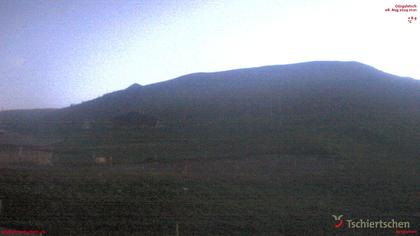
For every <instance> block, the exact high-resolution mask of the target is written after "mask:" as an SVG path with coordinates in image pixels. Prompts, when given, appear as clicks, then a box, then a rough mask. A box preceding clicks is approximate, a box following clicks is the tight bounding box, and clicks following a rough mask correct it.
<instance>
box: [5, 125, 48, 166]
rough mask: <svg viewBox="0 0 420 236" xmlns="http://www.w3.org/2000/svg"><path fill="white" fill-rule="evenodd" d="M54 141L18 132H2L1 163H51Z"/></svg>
mask: <svg viewBox="0 0 420 236" xmlns="http://www.w3.org/2000/svg"><path fill="white" fill-rule="evenodd" d="M51 145H52V142H51V141H46V140H40V139H36V138H33V137H30V136H26V135H21V134H18V133H13V132H7V131H2V132H0V164H1V165H5V164H34V165H51V164H52V160H51V159H52V156H53V148H52V146H51Z"/></svg>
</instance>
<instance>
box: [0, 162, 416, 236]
mask: <svg viewBox="0 0 420 236" xmlns="http://www.w3.org/2000/svg"><path fill="white" fill-rule="evenodd" d="M419 168H420V166H419V162H418V161H417V160H414V159H406V160H404V161H401V160H398V161H397V160H393V159H385V160H384V159H374V158H370V159H369V161H364V160H363V159H360V160H356V161H351V162H350V161H345V160H335V161H333V160H330V159H325V158H324V159H323V158H316V157H308V156H286V155H284V156H282V155H266V156H253V157H252V156H251V157H248V158H244V159H229V158H223V159H219V160H205V161H200V160H190V161H173V162H168V161H167V162H145V163H143V164H134V165H126V164H114V165H113V166H93V165H85V166H82V165H79V166H77V167H74V166H72V167H68V166H65V165H56V166H53V167H31V168H29V167H19V166H9V167H7V168H5V167H4V168H1V170H0V171H1V173H2V175H1V182H0V184H1V188H0V194H1V196H2V198H3V209H2V212H1V215H0V219H1V222H2V226H4V227H8V228H17V229H42V230H46V231H48V232H49V234H51V235H107V234H110V235H114V234H115V235H175V234H176V225H178V229H179V234H180V235H193V234H195V235H256V234H258V235H395V230H392V229H387V230H382V231H381V230H373V229H370V230H364V231H363V230H357V229H339V230H336V229H334V223H335V221H333V218H332V217H331V215H332V214H335V215H338V214H343V215H344V217H345V218H346V219H349V218H369V219H378V220H379V219H382V220H386V219H396V220H397V219H398V220H402V221H410V222H411V225H412V226H413V227H414V229H418V226H419V225H420V208H419V206H420V201H419V199H420V186H419V184H418V183H419V182H420V176H419V174H418V170H419ZM416 227H417V228H416Z"/></svg>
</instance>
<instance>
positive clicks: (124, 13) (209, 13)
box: [0, 0, 420, 110]
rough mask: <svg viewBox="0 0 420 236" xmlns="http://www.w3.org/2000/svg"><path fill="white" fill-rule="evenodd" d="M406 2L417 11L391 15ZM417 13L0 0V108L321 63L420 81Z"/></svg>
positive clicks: (288, 5) (355, 2)
mask: <svg viewBox="0 0 420 236" xmlns="http://www.w3.org/2000/svg"><path fill="white" fill-rule="evenodd" d="M406 4H408V5H416V7H415V8H414V7H411V8H410V7H408V8H405V9H415V10H416V11H415V12H396V11H393V10H392V9H402V8H401V7H398V6H396V5H406ZM387 8H389V9H390V11H386V10H385V9H387ZM419 8H420V0H414V1H409V0H398V1H396V0H369V1H363V0H340V1H337V0H316V1H314V0H311V1H309V0H291V1H287V0H264V1H261V0H229V1H226V0H220V1H218V0H208V1H204V0H203V1H201V0H195V1H192V0H190V1H188V0H177V1H173V0H167V1H166V0H89V1H86V0H1V1H0V108H1V109H3V110H5V109H29V108H58V107H65V106H69V105H71V104H77V103H80V102H83V101H87V100H90V99H93V98H95V97H98V96H101V95H103V94H104V93H108V92H112V91H115V90H119V89H124V88H125V87H128V86H129V85H131V84H133V83H138V84H142V85H146V84H151V83H156V82H159V81H165V80H169V79H173V78H175V77H178V76H181V75H184V74H189V73H193V72H212V71H221V70H228V69H236V68H245V67H256V66H263V65H276V64H289V63H297V62H305V61H318V60H339V61H359V62H362V63H365V64H369V65H371V66H374V67H376V68H377V69H380V70H382V71H385V72H388V73H392V74H396V75H400V76H408V77H412V78H415V79H420V66H419V62H418V61H419V59H418V55H420V43H419V42H420V14H419V11H420V9H419ZM409 17H417V20H414V19H413V20H411V23H410V22H409Z"/></svg>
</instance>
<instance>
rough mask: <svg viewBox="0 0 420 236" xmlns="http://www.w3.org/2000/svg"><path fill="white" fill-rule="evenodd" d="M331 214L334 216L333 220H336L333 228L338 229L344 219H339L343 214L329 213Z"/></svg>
mask: <svg viewBox="0 0 420 236" xmlns="http://www.w3.org/2000/svg"><path fill="white" fill-rule="evenodd" d="M331 216H332V217H333V218H334V220H335V221H337V222H336V223H335V228H336V229H339V228H341V227H342V226H343V225H344V220H343V219H341V218H342V217H343V215H339V216H336V215H331Z"/></svg>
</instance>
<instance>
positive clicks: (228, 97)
mask: <svg viewBox="0 0 420 236" xmlns="http://www.w3.org/2000/svg"><path fill="white" fill-rule="evenodd" d="M129 112H141V113H143V114H147V115H150V116H153V117H157V118H158V119H159V120H160V121H161V122H162V126H163V127H175V128H177V127H178V128H179V127H183V128H185V129H188V130H191V129H193V130H194V129H195V131H194V132H196V133H200V134H201V135H203V136H206V137H214V138H217V137H218V135H222V136H223V135H228V134H227V133H229V135H231V136H232V137H233V136H234V137H238V138H239V137H240V138H242V139H245V137H247V138H248V139H264V140H265V139H269V140H270V141H269V142H268V143H276V142H277V141H276V140H283V141H284V142H283V141H282V143H283V144H281V145H277V144H276V145H277V146H284V147H285V148H286V149H287V150H288V151H290V152H293V150H292V149H296V148H297V149H299V147H300V146H304V145H309V146H312V147H315V149H317V147H318V146H322V147H327V148H324V149H325V150H327V149H328V150H330V149H331V150H333V151H334V150H336V149H340V150H341V152H345V151H344V150H348V149H351V148H350V147H352V148H354V147H359V148H360V149H363V150H371V151H375V152H382V151H383V152H389V151H390V150H391V149H392V150H394V151H396V152H399V153H400V152H401V151H402V150H404V152H407V153H414V150H415V149H416V147H415V146H416V143H418V141H420V138H419V133H420V132H419V128H418V127H420V81H417V80H414V79H411V78H405V77H399V76H396V75H392V74H388V73H385V72H383V71H380V70H378V69H375V68H373V67H371V66H368V65H365V64H362V63H358V62H338V61H318V62H306V63H297V64H289V65H273V66H263V67H257V68H247V69H237V70H229V71H222V72H215V73H193V74H188V75H184V76H181V77H178V78H175V79H172V80H168V81H165V82H160V83H155V84H151V85H146V86H141V85H138V84H133V85H131V86H130V87H128V88H126V89H124V90H119V91H116V92H112V93H109V94H105V95H103V96H101V97H99V98H96V99H93V100H91V101H87V102H83V103H81V104H78V105H73V106H70V107H66V108H62V109H57V110H54V111H48V113H46V114H45V116H43V117H42V119H39V120H40V121H42V122H49V123H54V122H56V123H57V122H83V121H85V120H90V121H95V122H98V123H100V122H107V121H110V120H112V119H114V118H115V117H118V116H121V115H124V114H125V113H129ZM235 135H236V136H235ZM288 137H290V140H292V141H287V140H288ZM327 142H328V144H327ZM284 143H285V144H284ZM308 143H309V144H308ZM349 143H351V144H352V145H347V144H349ZM292 146H293V147H292ZM290 147H292V148H290ZM312 149H313V148H312ZM312 149H311V150H312ZM291 150H292V151H291ZM331 150H330V151H331Z"/></svg>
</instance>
